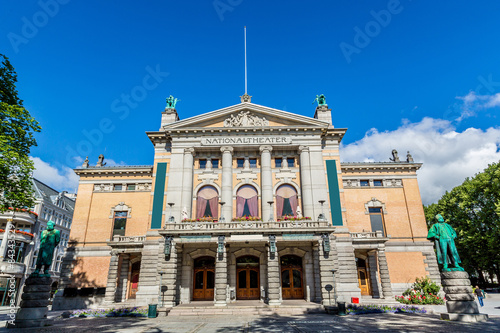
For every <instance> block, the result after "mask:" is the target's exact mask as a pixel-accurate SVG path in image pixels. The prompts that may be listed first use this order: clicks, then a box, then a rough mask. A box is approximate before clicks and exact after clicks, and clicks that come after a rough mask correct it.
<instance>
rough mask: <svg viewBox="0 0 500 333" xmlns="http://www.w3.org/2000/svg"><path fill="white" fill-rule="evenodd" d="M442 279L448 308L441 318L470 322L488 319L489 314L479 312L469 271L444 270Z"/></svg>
mask: <svg viewBox="0 0 500 333" xmlns="http://www.w3.org/2000/svg"><path fill="white" fill-rule="evenodd" d="M441 281H442V284H443V290H444V292H445V293H446V309H447V310H448V313H442V314H441V319H446V320H456V321H468V322H476V321H484V320H486V319H488V315H486V314H481V313H479V308H478V306H477V303H476V301H475V298H474V294H473V293H472V288H471V284H470V280H469V274H467V272H458V271H457V272H442V273H441Z"/></svg>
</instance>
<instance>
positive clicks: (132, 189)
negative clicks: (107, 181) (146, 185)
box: [127, 184, 135, 191]
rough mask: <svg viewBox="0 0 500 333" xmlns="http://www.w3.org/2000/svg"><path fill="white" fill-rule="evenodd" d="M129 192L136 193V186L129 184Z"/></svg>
mask: <svg viewBox="0 0 500 333" xmlns="http://www.w3.org/2000/svg"><path fill="white" fill-rule="evenodd" d="M127 191H135V184H128V185H127Z"/></svg>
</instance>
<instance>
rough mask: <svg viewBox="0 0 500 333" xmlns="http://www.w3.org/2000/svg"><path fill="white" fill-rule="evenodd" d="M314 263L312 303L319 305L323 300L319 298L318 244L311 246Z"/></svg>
mask: <svg viewBox="0 0 500 333" xmlns="http://www.w3.org/2000/svg"><path fill="white" fill-rule="evenodd" d="M312 251H313V263H314V302H316V303H319V302H321V300H322V299H323V298H322V296H321V277H320V271H319V244H314V245H313V246H312Z"/></svg>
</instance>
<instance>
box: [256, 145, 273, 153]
mask: <svg viewBox="0 0 500 333" xmlns="http://www.w3.org/2000/svg"><path fill="white" fill-rule="evenodd" d="M259 150H260V152H261V153H270V152H272V151H273V147H272V146H269V145H267V146H260V147H259Z"/></svg>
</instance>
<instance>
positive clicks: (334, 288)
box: [331, 269, 338, 305]
mask: <svg viewBox="0 0 500 333" xmlns="http://www.w3.org/2000/svg"><path fill="white" fill-rule="evenodd" d="M336 271H337V270H336V269H332V270H331V272H332V275H333V299H334V300H335V305H338V304H337V287H336V285H335V272H336Z"/></svg>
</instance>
